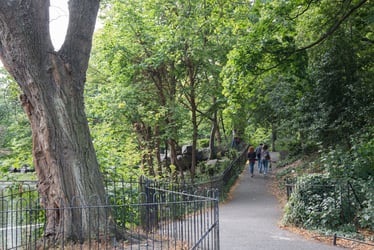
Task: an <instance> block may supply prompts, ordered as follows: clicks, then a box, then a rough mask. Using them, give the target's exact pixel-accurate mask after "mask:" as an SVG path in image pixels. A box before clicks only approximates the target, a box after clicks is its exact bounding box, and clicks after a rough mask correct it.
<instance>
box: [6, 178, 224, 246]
mask: <svg viewBox="0 0 374 250" xmlns="http://www.w3.org/2000/svg"><path fill="white" fill-rule="evenodd" d="M34 187H35V186H33V185H30V184H27V185H23V184H17V185H11V186H5V185H4V184H3V186H2V189H1V197H0V206H1V207H0V225H1V229H0V249H4V250H5V249H219V218H218V216H219V211H218V199H217V196H218V192H217V191H215V190H212V189H203V188H201V189H194V190H192V187H190V186H188V187H187V186H180V185H172V184H170V183H163V182H156V181H152V180H149V179H147V178H144V177H142V178H140V179H131V180H130V181H125V180H123V179H122V180H116V181H109V182H106V191H107V202H106V204H105V205H104V206H105V207H104V209H102V207H99V206H98V205H89V204H88V205H87V204H86V205H84V206H78V207H72V206H66V207H59V208H42V207H41V205H40V203H41V202H40V201H41V200H43V199H42V198H41V197H38V195H37V192H36V191H35V189H34ZM55 209H58V210H59V214H60V216H63V215H64V214H65V211H66V210H74V209H78V210H79V211H80V213H81V214H82V215H84V214H90V211H93V210H97V211H106V212H107V213H108V214H107V215H105V216H106V218H108V221H106V222H104V223H103V225H98V226H97V228H100V231H91V232H90V234H89V235H88V236H87V235H85V236H83V232H82V238H81V239H75V240H74V241H71V240H69V239H67V238H66V237H64V234H65V233H67V232H68V231H69V228H62V229H60V232H61V235H62V236H61V237H58V238H55V239H53V240H52V241H51V239H50V238H49V237H48V234H47V233H46V221H47V220H46V216H47V215H48V213H49V212H51V211H53V210H55ZM95 219H96V218H90V220H89V221H94V220H95ZM62 220H64V218H62ZM109 220H110V221H114V222H115V223H114V225H115V227H116V229H115V231H116V232H117V233H116V234H113V233H112V231H113V230H112V228H109V225H112V223H110V221H109ZM76 223H80V220H77V221H76ZM84 226H85V225H78V226H77V228H83V227H84ZM117 235H122V237H117Z"/></svg>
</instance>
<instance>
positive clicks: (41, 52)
mask: <svg viewBox="0 0 374 250" xmlns="http://www.w3.org/2000/svg"><path fill="white" fill-rule="evenodd" d="M98 8H99V0H70V1H69V10H70V13H69V27H68V31H67V34H66V38H65V42H64V44H63V46H62V47H61V49H60V51H57V52H56V51H54V48H53V45H52V43H51V39H50V35H49V1H48V0H33V1H0V58H1V60H2V62H3V64H4V66H5V68H6V69H7V70H8V72H10V74H11V75H12V76H13V77H14V78H15V80H16V81H17V83H18V85H19V86H20V88H21V90H22V92H23V94H22V95H21V101H22V106H23V109H24V110H25V112H26V114H27V115H28V117H29V121H30V124H31V129H32V139H33V140H32V141H33V161H34V165H35V170H36V173H37V176H38V182H39V184H38V191H39V193H40V196H41V197H42V198H41V203H42V206H44V207H45V208H48V210H47V218H46V219H47V226H46V229H45V234H46V235H47V236H54V237H64V238H69V239H73V240H74V239H75V240H76V239H80V240H84V239H86V237H88V236H89V235H90V233H91V232H93V231H94V232H104V230H106V232H110V231H111V229H108V228H107V227H108V226H113V223H110V222H109V218H108V216H109V214H110V213H108V211H106V210H105V209H104V207H105V206H103V205H105V203H106V199H105V191H104V185H103V178H102V175H101V173H100V171H99V166H98V162H97V159H96V154H95V151H94V147H93V144H92V141H91V137H90V132H89V128H88V123H87V119H86V115H85V112H84V100H83V92H84V84H85V79H86V78H85V74H86V70H87V65H88V59H89V55H90V50H91V44H92V34H93V31H94V27H95V21H96V15H97V11H98ZM89 205H99V206H98V208H97V209H64V208H67V207H76V206H78V207H84V206H89ZM52 209H53V210H52ZM108 222H109V223H108Z"/></svg>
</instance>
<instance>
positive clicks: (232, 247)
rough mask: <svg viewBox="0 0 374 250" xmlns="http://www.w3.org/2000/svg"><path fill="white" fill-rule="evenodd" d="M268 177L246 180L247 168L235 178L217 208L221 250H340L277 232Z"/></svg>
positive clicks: (277, 208) (276, 210)
mask: <svg viewBox="0 0 374 250" xmlns="http://www.w3.org/2000/svg"><path fill="white" fill-rule="evenodd" d="M269 175H270V176H271V173H270V174H268V176H266V177H264V176H262V175H259V174H258V173H257V166H256V167H255V176H254V177H253V178H251V177H250V174H249V173H248V168H245V170H244V172H243V174H242V175H241V176H240V177H239V180H238V184H237V186H236V187H235V190H234V191H233V193H232V199H231V200H230V201H229V202H227V203H226V204H224V205H221V206H220V210H219V221H220V226H219V228H220V249H221V250H249V249H250V250H253V249H264V250H265V249H266V250H283V249H284V250H309V249H310V250H328V249H331V250H338V249H342V248H339V247H334V246H332V245H327V244H324V243H320V242H317V241H308V240H306V239H304V238H303V237H302V236H299V235H296V234H293V233H291V232H289V231H286V230H282V229H281V228H279V226H278V223H279V220H280V218H281V212H282V211H281V207H280V204H279V202H278V200H277V199H276V198H275V197H274V196H273V195H272V194H271V193H270V192H269V187H268V186H269V184H270V181H271V177H270V176H269Z"/></svg>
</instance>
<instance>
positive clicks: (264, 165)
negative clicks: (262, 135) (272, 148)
mask: <svg viewBox="0 0 374 250" xmlns="http://www.w3.org/2000/svg"><path fill="white" fill-rule="evenodd" d="M269 161H270V153H269V150H268V145H266V144H265V145H264V146H263V147H262V151H261V168H260V172H263V173H264V176H265V175H266V174H267V172H268V166H269Z"/></svg>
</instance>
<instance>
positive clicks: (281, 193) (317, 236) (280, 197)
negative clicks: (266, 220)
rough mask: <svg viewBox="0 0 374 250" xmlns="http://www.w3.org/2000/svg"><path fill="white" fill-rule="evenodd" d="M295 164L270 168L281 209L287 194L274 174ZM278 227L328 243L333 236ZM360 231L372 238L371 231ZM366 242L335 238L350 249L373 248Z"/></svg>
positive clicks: (337, 242) (373, 244)
mask: <svg viewBox="0 0 374 250" xmlns="http://www.w3.org/2000/svg"><path fill="white" fill-rule="evenodd" d="M295 164H299V163H298V162H295V163H294V164H292V165H290V166H286V167H282V168H280V169H277V168H274V169H273V170H272V171H273V175H272V181H271V184H270V190H271V192H272V193H273V194H274V196H275V197H276V198H277V199H278V201H279V203H280V206H281V208H282V209H283V208H284V206H285V205H286V203H287V194H286V190H284V189H280V188H279V187H280V185H281V184H282V183H280V182H279V181H281V180H277V179H276V178H275V176H276V173H277V172H279V171H283V170H284V169H285V168H287V167H293V166H294V165H295ZM280 227H281V228H283V229H285V230H288V231H290V232H293V233H296V234H299V235H302V236H303V237H304V238H307V239H314V240H318V241H321V242H326V243H328V244H332V243H333V237H327V236H325V235H320V234H318V233H316V232H312V231H308V230H305V229H302V228H298V227H291V226H284V225H280ZM361 233H362V234H363V235H366V236H367V237H371V238H374V233H373V232H361ZM367 243H369V244H370V245H367V244H362V243H360V242H356V241H351V240H344V239H340V238H337V240H336V245H337V246H339V247H344V248H347V249H352V250H374V242H373V241H367Z"/></svg>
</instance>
